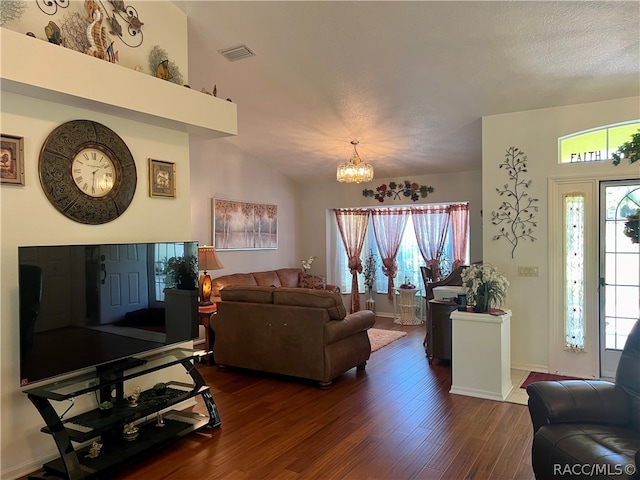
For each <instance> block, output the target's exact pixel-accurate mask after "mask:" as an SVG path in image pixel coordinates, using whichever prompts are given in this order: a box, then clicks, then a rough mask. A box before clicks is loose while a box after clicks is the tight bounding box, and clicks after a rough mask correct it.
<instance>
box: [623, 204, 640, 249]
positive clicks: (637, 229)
mask: <svg viewBox="0 0 640 480" xmlns="http://www.w3.org/2000/svg"><path fill="white" fill-rule="evenodd" d="M622 233H624V234H625V235H626V236H627V237H629V238H630V239H631V243H638V242H639V241H640V240H639V239H638V236H639V235H640V208H638V209H637V210H636V213H632V214H631V215H629V216H628V217H627V221H626V222H625V223H624V230H622Z"/></svg>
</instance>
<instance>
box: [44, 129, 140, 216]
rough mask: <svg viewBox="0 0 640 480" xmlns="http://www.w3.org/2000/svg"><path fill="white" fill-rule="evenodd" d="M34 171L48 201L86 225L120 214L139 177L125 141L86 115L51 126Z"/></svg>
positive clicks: (61, 211) (125, 207) (133, 191)
mask: <svg viewBox="0 0 640 480" xmlns="http://www.w3.org/2000/svg"><path fill="white" fill-rule="evenodd" d="M38 171H39V174H40V183H41V184H42V188H43V190H44V193H45V195H46V196H47V198H48V199H49V201H50V202H51V203H52V205H53V206H54V207H56V208H57V209H58V210H59V211H60V213H62V214H63V215H65V216H67V217H69V218H70V219H72V220H75V221H76V222H80V223H86V224H90V225H99V224H102V223H107V222H110V221H112V220H115V219H116V218H118V217H119V216H120V215H122V214H123V213H124V211H125V210H126V209H127V207H128V206H129V204H130V203H131V201H132V200H133V195H134V193H135V191H136V184H137V181H138V176H137V171H136V164H135V162H134V160H133V156H132V155H131V152H130V151H129V148H128V147H127V145H126V144H125V142H124V141H123V140H122V139H121V138H120V137H119V136H118V134H116V133H115V132H114V131H113V130H111V129H110V128H108V127H105V126H104V125H102V124H100V123H97V122H94V121H91V120H72V121H70V122H67V123H63V124H62V125H60V126H59V127H57V128H56V129H55V130H53V131H52V132H51V133H50V134H49V136H48V137H47V139H46V141H45V142H44V145H43V146H42V151H41V152H40V160H39V163H38Z"/></svg>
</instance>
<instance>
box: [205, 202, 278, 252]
mask: <svg viewBox="0 0 640 480" xmlns="http://www.w3.org/2000/svg"><path fill="white" fill-rule="evenodd" d="M213 243H214V246H215V247H216V250H254V249H277V248H278V206H277V205H270V204H267V203H250V202H235V201H232V200H222V199H219V198H214V199H213Z"/></svg>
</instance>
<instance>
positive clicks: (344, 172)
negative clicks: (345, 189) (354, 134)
mask: <svg viewBox="0 0 640 480" xmlns="http://www.w3.org/2000/svg"><path fill="white" fill-rule="evenodd" d="M358 143H359V142H358V141H357V140H352V141H351V145H353V157H351V160H349V161H348V162H346V163H343V164H341V165H338V172H337V174H336V178H337V179H338V181H339V182H343V183H362V182H370V181H371V180H373V167H372V166H371V165H370V164H368V163H364V162H363V161H362V159H361V158H360V155H358V150H356V145H358Z"/></svg>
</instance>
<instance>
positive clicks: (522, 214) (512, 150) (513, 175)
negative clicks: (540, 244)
mask: <svg viewBox="0 0 640 480" xmlns="http://www.w3.org/2000/svg"><path fill="white" fill-rule="evenodd" d="M498 168H504V169H505V170H506V171H507V176H508V177H509V182H510V183H505V184H504V185H503V187H502V188H496V192H497V193H498V195H499V196H500V197H506V200H503V202H502V204H501V205H500V206H499V207H498V210H497V211H495V210H494V211H492V212H491V223H492V224H493V225H496V226H499V227H500V230H499V231H498V234H497V235H494V236H493V240H500V239H501V238H504V239H505V240H506V241H507V242H508V243H509V244H510V245H511V258H513V256H514V253H515V250H516V247H517V246H518V242H519V241H520V240H530V241H532V242H533V241H535V240H536V238H535V237H534V236H533V229H534V228H535V227H537V226H538V224H537V222H536V220H535V216H536V214H537V212H538V205H537V203H538V199H537V198H533V197H531V196H530V195H529V188H530V187H531V184H532V183H533V182H532V180H526V179H525V178H524V175H523V174H525V173H527V156H526V155H525V154H524V152H523V151H522V150H520V149H518V148H516V147H509V149H507V152H506V154H505V160H504V161H503V162H502V163H501V164H500V166H499V167H498Z"/></svg>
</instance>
